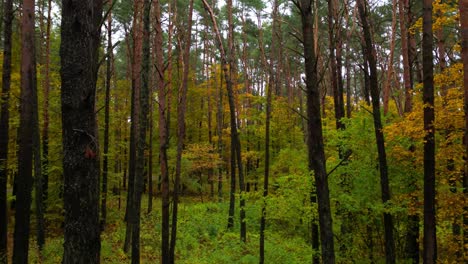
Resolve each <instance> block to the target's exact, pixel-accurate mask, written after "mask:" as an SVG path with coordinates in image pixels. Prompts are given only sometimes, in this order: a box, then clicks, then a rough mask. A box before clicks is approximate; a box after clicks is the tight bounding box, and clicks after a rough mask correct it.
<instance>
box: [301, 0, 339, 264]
mask: <svg viewBox="0 0 468 264" xmlns="http://www.w3.org/2000/svg"><path fill="white" fill-rule="evenodd" d="M294 3H295V4H296V6H297V7H298V8H299V11H300V14H301V18H302V34H303V45H304V58H305V75H306V78H305V82H306V95H307V118H308V120H307V148H308V156H309V159H308V166H309V170H313V171H314V177H315V185H316V191H317V202H318V215H319V225H320V242H321V245H322V247H321V248H322V262H323V263H335V249H334V242H333V229H332V226H333V225H332V217H331V209H330V192H329V188H328V176H327V172H326V164H325V150H324V144H323V133H322V120H321V116H320V98H319V95H320V93H319V87H318V75H317V65H316V63H317V57H316V56H317V55H316V53H315V49H314V33H313V32H314V26H313V20H312V19H313V13H312V8H313V1H311V0H301V1H300V2H296V1H294ZM314 255H315V254H314Z"/></svg>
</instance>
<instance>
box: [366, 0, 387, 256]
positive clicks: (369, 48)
mask: <svg viewBox="0 0 468 264" xmlns="http://www.w3.org/2000/svg"><path fill="white" fill-rule="evenodd" d="M357 5H358V9H359V14H360V17H361V23H362V28H363V35H364V42H365V46H364V50H365V53H366V54H367V55H366V56H365V57H367V60H368V63H369V69H370V76H369V80H370V92H371V97H372V111H373V116H374V131H375V138H376V144H377V152H378V156H379V169H380V187H381V192H382V202H383V203H384V204H385V203H387V202H389V201H390V187H389V179H388V166H387V157H386V152H385V139H384V135H383V131H382V121H381V116H380V96H379V86H378V80H377V74H378V73H377V63H376V52H375V48H374V46H373V43H372V35H371V30H370V25H369V22H368V12H367V6H366V1H365V0H358V2H357ZM393 228H394V227H393V218H392V215H391V214H390V213H384V229H385V258H386V263H387V264H393V263H395V242H394V239H393Z"/></svg>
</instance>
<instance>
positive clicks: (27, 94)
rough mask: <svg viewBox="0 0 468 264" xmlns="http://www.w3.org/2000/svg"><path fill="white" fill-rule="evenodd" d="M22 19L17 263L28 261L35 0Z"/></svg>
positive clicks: (27, 2)
mask: <svg viewBox="0 0 468 264" xmlns="http://www.w3.org/2000/svg"><path fill="white" fill-rule="evenodd" d="M22 10H23V15H22V20H21V25H22V29H21V42H22V46H21V106H20V126H19V130H18V178H17V181H16V182H17V184H18V192H17V194H16V214H15V233H14V246H13V263H28V250H29V229H30V227H29V220H30V209H31V198H32V197H31V191H32V183H33V179H32V166H33V165H32V162H33V160H32V159H33V147H34V146H33V143H35V142H33V139H32V137H33V125H34V120H33V114H34V100H33V97H34V95H35V93H36V91H35V89H36V61H35V50H34V49H35V46H34V0H24V1H23V9H22Z"/></svg>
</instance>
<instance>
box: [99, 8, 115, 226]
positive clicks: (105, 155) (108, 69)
mask: <svg viewBox="0 0 468 264" xmlns="http://www.w3.org/2000/svg"><path fill="white" fill-rule="evenodd" d="M108 4H109V5H108V6H109V8H110V9H109V13H107V48H106V52H107V54H106V92H105V93H106V97H105V102H104V150H103V161H102V191H101V195H102V197H101V230H104V228H105V225H106V218H107V181H108V180H107V178H108V174H109V173H108V172H109V121H110V120H109V119H110V118H109V117H110V114H109V113H110V112H109V110H110V109H109V108H110V89H111V80H112V58H113V57H112V55H111V54H112V52H113V51H112V9H111V8H112V6H113V2H112V0H109V1H108Z"/></svg>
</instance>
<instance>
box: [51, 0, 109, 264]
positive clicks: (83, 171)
mask: <svg viewBox="0 0 468 264" xmlns="http://www.w3.org/2000/svg"><path fill="white" fill-rule="evenodd" d="M101 19H102V1H100V0H79V1H78V0H62V25H61V29H62V30H61V41H62V42H61V46H60V57H61V70H60V76H61V80H62V95H61V100H62V133H63V152H64V156H63V173H64V179H65V181H64V207H65V230H64V233H65V239H64V255H63V263H64V264H70V263H77V264H78V263H79V264H93V263H99V262H100V248H101V242H100V227H99V161H98V158H97V157H98V151H99V146H98V142H97V133H96V132H97V129H96V126H97V124H96V115H95V93H96V80H97V72H98V56H99V55H98V54H99V53H98V48H99V44H100V26H101V25H100V23H101Z"/></svg>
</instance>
